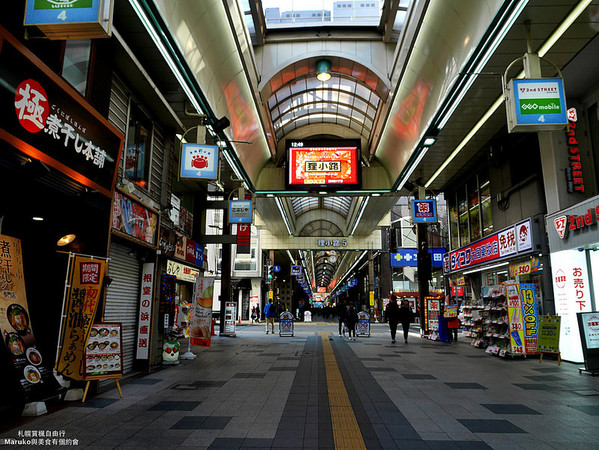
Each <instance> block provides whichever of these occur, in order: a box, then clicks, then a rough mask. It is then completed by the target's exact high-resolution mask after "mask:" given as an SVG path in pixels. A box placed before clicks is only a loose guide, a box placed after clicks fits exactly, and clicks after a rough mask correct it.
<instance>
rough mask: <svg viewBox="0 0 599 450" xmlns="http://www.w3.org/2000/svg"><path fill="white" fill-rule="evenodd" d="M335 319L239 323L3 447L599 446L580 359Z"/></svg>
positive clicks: (591, 385) (595, 389)
mask: <svg viewBox="0 0 599 450" xmlns="http://www.w3.org/2000/svg"><path fill="white" fill-rule="evenodd" d="M336 329H337V326H336V324H324V323H318V322H316V323H313V324H296V328H295V336H294V337H292V338H290V337H279V336H278V335H272V334H269V335H265V333H264V328H263V326H261V325H247V326H241V327H238V333H237V338H225V337H215V338H213V341H212V347H210V348H208V349H197V348H196V349H193V351H194V352H195V353H197V355H198V358H197V359H196V360H194V361H182V362H181V364H180V365H178V366H174V367H169V368H166V369H164V370H160V371H157V372H154V373H152V374H150V375H146V376H142V377H131V378H129V379H126V380H123V383H122V388H123V394H124V398H123V399H120V398H119V396H118V393H117V391H116V389H113V390H110V391H107V392H104V393H102V394H100V395H98V396H97V397H95V398H93V399H90V400H88V402H86V404H85V405H83V407H82V405H81V404H79V403H73V404H70V405H69V406H68V407H66V408H62V409H60V410H58V411H56V412H54V413H51V414H47V415H45V416H41V417H38V418H34V419H32V420H28V421H26V422H25V423H23V424H21V425H20V426H18V427H17V428H14V429H11V430H9V431H7V432H5V433H3V434H1V435H0V443H1V442H2V441H3V440H4V439H6V438H17V437H18V436H19V434H21V435H22V434H25V433H26V432H27V433H30V432H32V431H36V432H37V433H38V434H39V431H40V430H44V431H46V430H50V431H54V430H56V431H62V432H64V434H65V437H66V438H68V439H76V440H77V444H78V446H79V447H83V446H85V447H89V448H98V449H100V448H164V449H168V448H210V449H216V448H226V449H235V448H298V449H299V448H331V449H332V448H341V447H342V444H343V442H345V443H346V447H345V448H368V449H381V448H385V449H387V448H401V449H403V448H405V449H487V448H494V449H510V450H511V449H523V448H524V449H552V448H558V449H597V448H599V444H598V437H599V420H598V419H597V415H599V377H597V378H593V377H591V376H589V375H585V374H582V375H581V374H579V373H578V370H577V368H578V365H574V364H569V363H562V365H561V366H560V367H558V366H557V362H556V361H553V360H547V359H546V360H545V361H544V362H543V364H542V365H540V364H539V361H538V359H523V360H503V359H498V358H496V357H493V356H488V355H485V354H484V351H482V350H479V349H475V348H472V347H471V346H469V345H468V344H467V343H466V341H467V339H464V338H461V339H462V341H463V342H460V343H457V344H443V343H439V342H431V341H427V340H423V339H421V338H420V337H418V335H417V334H416V333H411V335H410V339H409V343H408V344H404V343H402V342H398V343H396V344H393V345H392V344H391V341H390V338H389V333H388V329H387V327H386V326H385V325H378V324H377V325H373V327H372V331H373V332H372V335H371V336H370V337H358V339H357V340H356V341H349V340H347V338H341V337H339V336H337V335H335V332H336ZM327 377H328V380H329V381H330V383H327ZM344 402H345V403H344ZM348 442H349V443H348ZM32 447H33V446H32V445H30V446H22V447H20V448H32ZM35 447H39V445H36V446H35ZM51 447H59V446H56V445H51ZM70 447H73V446H70Z"/></svg>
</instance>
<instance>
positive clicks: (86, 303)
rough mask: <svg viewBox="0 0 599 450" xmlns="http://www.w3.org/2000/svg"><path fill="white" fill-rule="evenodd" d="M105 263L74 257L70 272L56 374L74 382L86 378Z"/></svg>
mask: <svg viewBox="0 0 599 450" xmlns="http://www.w3.org/2000/svg"><path fill="white" fill-rule="evenodd" d="M105 272H106V261H104V260H99V259H94V258H85V257H82V256H75V257H73V258H72V260H71V265H70V269H69V288H68V290H67V299H66V306H65V310H64V314H65V318H64V323H63V329H62V336H61V341H60V342H61V346H60V353H59V355H58V360H57V362H56V370H57V371H58V372H60V373H61V374H63V375H65V376H67V377H69V378H72V379H74V380H83V379H84V376H85V358H84V355H85V343H86V342H87V340H88V338H89V334H90V332H91V329H92V324H93V321H94V316H95V315H96V310H97V309H98V302H99V300H100V293H101V291H102V283H103V282H104V273H105Z"/></svg>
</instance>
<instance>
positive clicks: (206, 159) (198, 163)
mask: <svg viewBox="0 0 599 450" xmlns="http://www.w3.org/2000/svg"><path fill="white" fill-rule="evenodd" d="M180 175H181V178H189V179H193V180H216V179H217V178H218V147H217V146H216V145H200V144H183V148H182V150H181V172H180Z"/></svg>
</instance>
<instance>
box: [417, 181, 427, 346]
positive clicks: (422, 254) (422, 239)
mask: <svg viewBox="0 0 599 450" xmlns="http://www.w3.org/2000/svg"><path fill="white" fill-rule="evenodd" d="M417 197H418V199H419V200H420V199H424V198H425V197H426V195H425V190H424V188H423V187H418V195H417ZM416 230H417V241H418V242H417V244H418V247H417V261H418V303H419V305H420V333H421V334H423V333H424V330H425V326H426V324H425V323H424V298H425V297H428V294H429V292H428V282H429V279H430V266H429V264H430V260H429V257H428V234H427V224H425V223H419V224H417V225H416Z"/></svg>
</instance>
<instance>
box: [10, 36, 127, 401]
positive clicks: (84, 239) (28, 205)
mask: <svg viewBox="0 0 599 450" xmlns="http://www.w3.org/2000/svg"><path fill="white" fill-rule="evenodd" d="M0 49H1V50H0V79H2V80H3V83H2V87H1V88H0V110H2V123H0V187H1V189H2V192H3V195H2V204H1V206H0V217H1V219H0V224H1V234H2V235H3V237H7V239H4V240H5V241H6V242H8V241H9V240H10V241H11V242H15V241H14V240H15V239H16V240H17V241H18V242H19V243H20V248H19V259H20V260H21V261H22V266H23V272H22V273H21V275H20V276H19V279H22V280H23V288H22V289H21V288H19V289H16V287H15V286H12V287H11V285H12V281H11V280H13V279H14V278H13V277H12V275H11V273H12V272H11V271H12V270H14V269H15V266H14V265H13V264H12V263H10V261H9V260H8V259H7V258H3V260H2V261H3V264H2V269H0V279H2V280H3V281H2V295H1V296H0V316H2V317H7V312H8V309H9V308H10V307H11V305H13V304H16V303H19V304H20V305H22V308H23V309H24V310H25V313H24V314H21V315H20V316H19V317H21V319H22V320H25V321H26V323H27V326H26V328H24V329H23V330H17V332H16V333H17V336H16V337H14V339H13V341H14V342H16V343H17V344H20V340H21V341H23V342H24V344H25V346H21V345H13V346H12V348H9V347H7V349H8V350H9V351H8V352H4V349H3V351H2V352H0V354H1V357H0V359H1V360H2V361H1V362H0V372H2V373H3V374H10V375H9V376H7V377H6V378H5V379H6V381H7V384H5V385H4V389H3V390H2V392H3V395H2V396H1V397H2V400H0V404H4V403H5V402H8V404H11V403H12V404H13V405H16V404H22V402H23V401H31V400H36V399H40V398H44V397H46V396H47V395H48V394H49V393H50V392H49V391H50V390H52V388H53V384H52V383H47V384H46V382H45V380H44V379H42V380H41V381H40V380H38V379H33V378H35V375H36V373H40V372H43V370H42V369H41V368H42V367H43V368H44V369H45V370H49V371H51V370H52V368H53V366H54V363H55V360H56V355H57V344H58V340H59V336H58V333H59V328H60V323H61V314H62V311H61V306H62V304H63V297H64V293H65V278H66V275H67V261H68V259H69V258H68V253H69V252H72V253H79V254H85V255H92V256H95V257H98V258H102V257H106V256H107V250H108V241H109V227H110V215H111V198H112V193H113V191H114V184H115V174H116V169H117V165H118V161H119V160H120V157H121V156H120V155H121V151H122V145H123V136H122V134H120V133H119V132H118V131H117V130H116V129H115V128H114V127H113V126H112V125H110V124H109V123H108V121H106V120H105V119H104V118H103V117H102V116H101V115H100V114H99V113H98V112H97V111H96V110H94V109H93V108H92V107H91V106H90V105H89V104H88V103H87V102H86V101H85V100H84V99H83V97H81V95H80V94H79V93H78V92H76V91H75V90H74V89H72V88H71V87H70V86H69V85H68V84H67V83H65V82H64V81H63V80H62V79H61V78H60V77H58V76H57V75H56V74H55V73H53V72H52V71H51V70H50V69H49V68H48V67H47V66H45V65H44V64H43V63H42V62H41V61H40V60H38V59H37V58H36V57H35V56H33V55H32V54H31V53H29V52H28V51H26V50H25V49H24V48H23V47H22V45H21V44H20V43H19V42H17V41H16V40H15V39H14V38H13V37H12V36H10V35H9V34H8V33H7V32H5V31H4V30H3V29H2V28H0ZM8 237H10V238H11V239H8ZM7 255H8V253H7ZM15 255H16V254H14V255H11V258H10V259H12V258H13V257H14V256H15ZM98 287H101V286H98ZM25 294H26V295H25ZM99 298H101V296H99ZM11 311H15V307H13V308H12V309H11ZM98 311H101V306H100V307H99V308H98ZM21 319H20V320H21ZM5 325H6V324H2V325H1V328H2V334H3V339H2V341H3V342H4V343H5V344H7V345H8V341H7V340H5V336H7V335H12V334H14V331H15V330H12V331H11V330H10V329H8V328H7V327H6V326H5ZM11 326H12V327H13V328H14V326H13V325H11ZM20 331H23V332H25V333H26V336H25V335H20V334H19V333H20ZM34 334H35V339H34V340H32V339H33V335H34ZM25 347H26V348H25ZM12 350H14V351H17V352H21V355H15V353H13V351H12ZM33 354H35V355H36V356H35V361H34V362H32V361H31V359H29V361H30V363H28V364H29V366H31V367H33V368H31V367H30V368H29V369H28V373H29V375H30V376H31V377H33V378H27V377H26V378H27V379H25V382H26V383H25V384H23V383H22V381H23V379H22V378H23V377H22V374H23V372H22V371H21V372H20V373H18V371H15V367H16V366H15V362H16V361H17V359H19V358H17V357H18V356H19V357H20V356H23V355H33ZM28 358H29V356H28ZM29 366H28V367H29ZM38 368H39V369H38ZM27 383H29V384H31V386H30V385H29V384H27ZM5 394H6V395H5Z"/></svg>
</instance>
